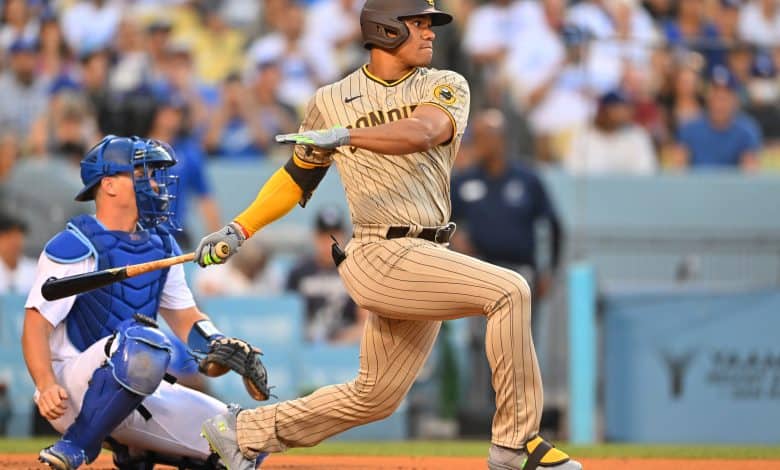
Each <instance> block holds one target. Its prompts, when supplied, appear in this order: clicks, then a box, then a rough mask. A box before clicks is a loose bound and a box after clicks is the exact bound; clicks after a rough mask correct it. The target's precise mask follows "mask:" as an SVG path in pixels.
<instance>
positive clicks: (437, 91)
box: [433, 85, 458, 104]
mask: <svg viewBox="0 0 780 470" xmlns="http://www.w3.org/2000/svg"><path fill="white" fill-rule="evenodd" d="M433 96H434V97H436V99H437V100H439V101H441V102H442V103H444V104H454V103H455V102H456V101H457V100H458V99H457V98H456V97H455V92H454V91H453V90H452V87H451V86H449V85H439V86H437V87H436V88H434V90H433Z"/></svg>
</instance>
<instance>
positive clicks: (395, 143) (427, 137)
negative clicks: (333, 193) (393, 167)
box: [349, 118, 438, 155]
mask: <svg viewBox="0 0 780 470" xmlns="http://www.w3.org/2000/svg"><path fill="white" fill-rule="evenodd" d="M349 134H350V141H349V143H350V145H352V146H355V147H359V148H362V149H366V150H369V151H371V152H376V153H382V154H387V155H405V154H409V153H416V152H425V151H427V150H430V149H432V148H433V147H435V146H436V145H438V142H436V139H437V133H436V129H435V128H434V126H432V125H430V124H429V123H428V122H426V121H424V120H422V119H416V118H408V119H401V120H398V121H394V122H391V123H387V124H383V125H381V126H376V127H361V128H355V129H350V131H349Z"/></svg>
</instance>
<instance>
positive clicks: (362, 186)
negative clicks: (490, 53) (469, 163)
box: [295, 66, 469, 227]
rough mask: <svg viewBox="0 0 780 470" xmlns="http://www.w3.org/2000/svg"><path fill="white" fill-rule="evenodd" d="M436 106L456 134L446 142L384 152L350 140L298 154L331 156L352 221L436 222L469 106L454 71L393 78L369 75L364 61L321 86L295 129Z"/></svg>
mask: <svg viewBox="0 0 780 470" xmlns="http://www.w3.org/2000/svg"><path fill="white" fill-rule="evenodd" d="M423 104H424V105H431V106H436V107H438V108H440V109H442V110H443V111H444V112H446V113H447V115H448V116H449V117H450V119H451V120H452V124H453V128H454V134H453V138H452V139H451V141H450V142H449V143H448V144H446V145H439V146H436V147H434V148H433V149H431V150H429V151H427V152H418V153H414V154H410V155H383V154H378V153H374V152H370V151H368V150H364V149H359V148H355V147H349V146H345V147H340V148H339V149H338V151H337V152H335V153H330V154H328V153H322V154H312V155H307V154H306V151H305V148H304V147H303V146H297V147H296V149H295V154H296V156H297V157H298V158H299V159H301V160H303V161H305V162H308V163H314V164H317V165H328V164H330V163H331V161H333V160H335V161H336V165H337V167H338V170H339V174H340V175H341V180H342V182H343V183H344V189H345V191H346V194H347V199H348V203H349V206H350V211H351V213H352V221H353V223H355V224H356V225H387V224H390V225H406V226H422V227H434V226H440V225H443V224H445V223H446V222H447V221H449V217H450V193H449V187H450V186H449V181H450V173H451V170H452V164H453V162H454V161H455V156H456V155H457V152H458V148H459V147H460V141H461V138H462V137H463V132H464V130H465V129H466V122H467V120H468V113H469V88H468V84H467V83H466V80H465V79H464V78H463V77H462V76H460V75H459V74H457V73H455V72H451V71H447V70H436V69H429V68H417V69H414V70H412V71H411V72H409V73H408V74H407V75H406V76H404V77H402V78H400V79H399V80H396V81H395V82H392V83H390V82H386V81H384V80H382V79H380V78H377V77H375V76H373V75H372V74H371V73H370V72H369V71H368V68H367V67H366V66H363V67H362V68H360V69H358V70H356V71H355V72H353V73H351V74H350V75H348V76H347V77H345V78H344V79H343V80H341V81H339V82H336V83H334V84H332V85H328V86H325V87H323V88H320V89H319V90H318V91H317V94H316V95H315V96H314V97H313V98H312V100H311V101H310V102H309V105H308V107H307V110H306V117H305V119H304V121H303V123H302V125H301V131H304V130H315V129H327V128H329V127H334V126H342V127H347V128H359V127H370V126H376V125H380V124H385V123H387V122H392V121H396V120H399V119H403V118H408V117H409V116H411V114H412V112H413V111H414V110H415V109H416V108H417V106H420V105H423Z"/></svg>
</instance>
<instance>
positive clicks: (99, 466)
mask: <svg viewBox="0 0 780 470" xmlns="http://www.w3.org/2000/svg"><path fill="white" fill-rule="evenodd" d="M582 463H583V465H584V467H585V470H780V461H777V460H715V459H713V460H668V459H582ZM0 468H2V469H7V470H43V469H47V468H48V467H46V466H44V465H41V464H40V463H38V460H37V457H36V456H34V455H21V454H4V455H0ZM81 468H84V469H91V470H109V469H112V468H113V466H112V465H111V457H110V456H108V455H102V456H101V457H100V458H99V459H98V460H97V462H96V463H95V464H93V465H88V466H85V467H81ZM158 468H159V469H160V470H163V469H164V468H167V467H158ZM484 468H486V465H485V459H483V458H455V457H318V456H317V457H315V456H295V455H276V456H273V457H272V458H270V459H268V461H267V462H266V464H265V465H263V470H342V469H343V470H480V469H484Z"/></svg>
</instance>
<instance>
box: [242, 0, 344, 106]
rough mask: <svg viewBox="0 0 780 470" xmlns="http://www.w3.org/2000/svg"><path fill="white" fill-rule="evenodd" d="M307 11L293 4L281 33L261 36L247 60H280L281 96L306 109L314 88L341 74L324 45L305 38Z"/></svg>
mask: <svg viewBox="0 0 780 470" xmlns="http://www.w3.org/2000/svg"><path fill="white" fill-rule="evenodd" d="M304 19H305V17H304V10H303V7H302V6H301V5H299V4H297V3H294V2H293V3H290V5H289V6H288V8H287V10H286V11H285V12H284V16H283V17H282V18H281V24H280V25H279V30H278V31H277V32H274V33H271V34H268V35H267V36H263V37H260V38H258V39H257V40H256V41H255V42H254V43H252V45H251V46H250V48H249V52H248V56H247V62H248V63H249V64H251V66H255V65H256V64H260V63H266V62H272V61H278V62H279V64H280V67H281V70H282V81H281V85H280V88H279V99H280V100H281V101H282V102H283V103H285V104H287V105H290V106H292V107H293V108H295V110H296V111H297V112H300V110H302V109H303V107H304V106H305V105H306V102H308V100H309V98H311V96H312V95H313V94H314V91H315V90H316V89H317V88H318V87H319V86H320V85H321V84H323V83H330V82H333V81H335V80H336V79H337V78H338V76H339V69H338V67H337V65H336V64H335V63H333V62H331V61H330V59H329V55H328V53H327V49H326V48H325V45H324V44H319V43H317V42H314V41H309V40H307V38H306V37H304V35H303V34H304V32H305V31H304V26H305V23H304Z"/></svg>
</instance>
